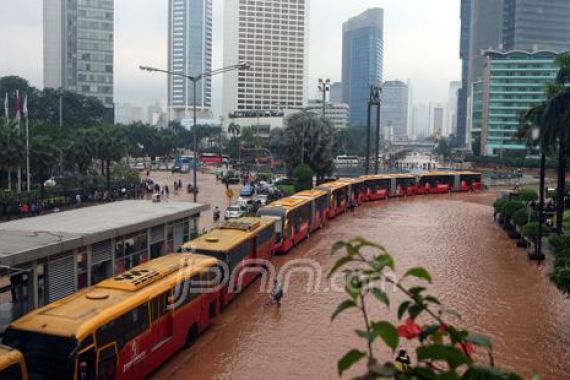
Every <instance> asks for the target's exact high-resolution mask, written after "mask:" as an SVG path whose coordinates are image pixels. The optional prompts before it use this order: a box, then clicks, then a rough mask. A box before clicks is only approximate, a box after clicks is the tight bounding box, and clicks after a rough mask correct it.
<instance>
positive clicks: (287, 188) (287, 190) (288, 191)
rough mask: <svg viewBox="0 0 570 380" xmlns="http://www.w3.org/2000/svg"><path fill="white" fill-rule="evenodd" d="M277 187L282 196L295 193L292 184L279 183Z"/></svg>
mask: <svg viewBox="0 0 570 380" xmlns="http://www.w3.org/2000/svg"><path fill="white" fill-rule="evenodd" d="M277 188H278V189H279V191H281V193H283V196H284V197H290V196H291V195H293V194H295V186H293V185H279V186H277Z"/></svg>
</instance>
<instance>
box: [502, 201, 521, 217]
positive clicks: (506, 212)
mask: <svg viewBox="0 0 570 380" xmlns="http://www.w3.org/2000/svg"><path fill="white" fill-rule="evenodd" d="M523 208H524V204H523V203H521V202H519V201H507V202H505V204H503V206H502V207H501V214H502V215H503V216H504V217H505V218H507V219H511V217H512V216H513V214H514V213H515V212H516V211H518V210H520V209H523Z"/></svg>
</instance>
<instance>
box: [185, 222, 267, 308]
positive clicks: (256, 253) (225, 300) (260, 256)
mask: <svg viewBox="0 0 570 380" xmlns="http://www.w3.org/2000/svg"><path fill="white" fill-rule="evenodd" d="M274 231H275V221H274V220H272V219H269V218H249V217H244V218H238V219H235V220H232V221H228V222H225V223H224V224H222V225H221V226H220V227H219V228H216V229H214V230H212V231H210V232H208V233H206V234H204V235H202V236H200V237H198V238H196V239H194V240H191V241H189V242H187V243H185V244H184V245H183V246H182V250H183V251H184V252H191V253H198V254H201V255H206V256H211V257H214V258H216V259H218V260H220V261H222V262H224V263H225V264H226V265H227V269H229V273H227V275H228V276H229V278H227V279H226V280H227V281H225V285H224V287H223V288H222V290H221V302H222V307H224V306H226V305H228V304H229V303H230V302H231V301H232V300H233V299H234V298H235V297H236V296H237V295H238V294H239V293H240V292H241V290H242V289H244V288H246V287H247V286H248V285H249V284H251V283H252V282H253V281H254V280H255V278H256V277H257V276H258V275H259V274H260V273H261V272H262V271H263V270H264V268H265V262H266V261H268V260H270V259H271V257H273V252H274V251H275V237H274Z"/></svg>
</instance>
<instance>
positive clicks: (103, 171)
mask: <svg viewBox="0 0 570 380" xmlns="http://www.w3.org/2000/svg"><path fill="white" fill-rule="evenodd" d="M101 175H105V160H103V159H101Z"/></svg>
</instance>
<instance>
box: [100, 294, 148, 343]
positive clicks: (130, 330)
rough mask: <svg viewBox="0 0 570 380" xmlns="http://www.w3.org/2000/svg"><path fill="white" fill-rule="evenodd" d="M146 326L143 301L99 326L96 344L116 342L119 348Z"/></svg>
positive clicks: (146, 311) (145, 308) (146, 316)
mask: <svg viewBox="0 0 570 380" xmlns="http://www.w3.org/2000/svg"><path fill="white" fill-rule="evenodd" d="M147 328H148V306H147V304H146V303H145V304H142V305H139V306H137V307H136V308H134V309H132V310H131V311H128V312H126V313H125V314H123V315H122V316H120V317H119V318H117V319H114V320H112V321H111V322H109V323H107V324H105V325H103V326H101V327H100V328H99V330H97V345H98V346H99V347H102V346H105V345H107V344H108V343H112V342H116V343H117V347H118V348H119V349H121V348H122V347H123V346H124V345H125V343H127V342H128V341H130V340H131V339H133V338H135V337H137V336H138V335H140V334H141V333H142V332H143V331H145V330H146V329H147Z"/></svg>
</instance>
